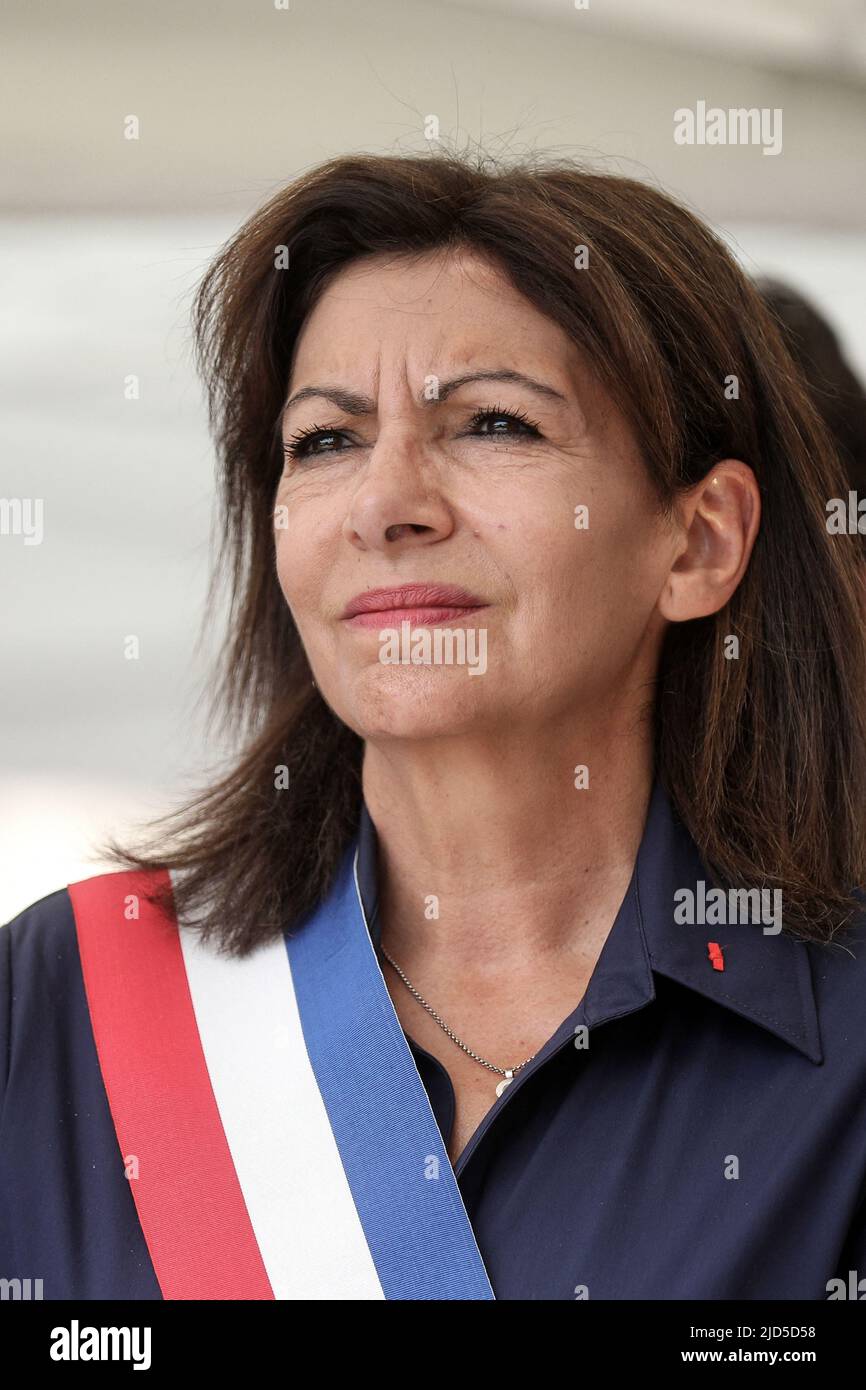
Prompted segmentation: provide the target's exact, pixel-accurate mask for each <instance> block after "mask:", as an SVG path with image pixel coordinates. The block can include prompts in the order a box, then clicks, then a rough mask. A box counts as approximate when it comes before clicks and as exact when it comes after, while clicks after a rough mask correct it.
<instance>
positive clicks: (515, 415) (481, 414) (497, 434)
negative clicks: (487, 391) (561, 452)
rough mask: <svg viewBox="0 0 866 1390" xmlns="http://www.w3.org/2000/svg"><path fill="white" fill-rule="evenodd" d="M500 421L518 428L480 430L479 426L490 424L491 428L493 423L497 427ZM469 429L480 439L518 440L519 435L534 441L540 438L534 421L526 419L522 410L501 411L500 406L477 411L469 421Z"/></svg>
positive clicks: (539, 432) (486, 407)
mask: <svg viewBox="0 0 866 1390" xmlns="http://www.w3.org/2000/svg"><path fill="white" fill-rule="evenodd" d="M502 421H506V422H507V424H508V425H509V426H514V425H516V426H518V428H517V429H511V428H509V429H499V428H496V429H494V428H491V429H490V430H488V431H485V432H482V431H481V430H480V426H481V425H486V424H491V426H492V425H493V424H494V422H495V423H496V424H497V425H498V424H499V423H500V422H502ZM469 429H470V431H471V432H474V433H481V437H482V438H484V437H485V436H486V437H489V438H494V439H496V438H501V439H508V438H510V437H511V436H513V435H517V437H518V438H519V437H520V436H521V435H525V436H527V437H529V438H534V439H540V438H541V431H540V429H539V427H538V425H537V424H536V423H535V421H533V420H530V419H528V417H527V416H526V415H524V413H523V411H522V410H503V409H502V408H501V407H500V406H493V405H489V406H485V408H484V409H483V410H477V411H476V412H475V414H474V415H473V416H472V419H471V420H470V421H469Z"/></svg>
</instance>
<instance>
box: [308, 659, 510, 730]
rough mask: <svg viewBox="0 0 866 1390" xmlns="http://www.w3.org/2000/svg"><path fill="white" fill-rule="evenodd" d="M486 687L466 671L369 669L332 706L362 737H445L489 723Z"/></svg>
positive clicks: (450, 669)
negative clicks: (345, 694)
mask: <svg viewBox="0 0 866 1390" xmlns="http://www.w3.org/2000/svg"><path fill="white" fill-rule="evenodd" d="M487 700H488V687H487V682H486V681H485V678H484V677H483V676H470V675H469V674H468V672H467V671H466V670H465V669H461V668H443V667H436V668H434V669H426V670H425V669H419V668H417V667H392V668H389V667H383V666H378V665H377V666H376V667H375V668H374V669H371V668H367V669H365V670H364V671H363V672H362V673H361V674H360V675H357V676H356V677H355V679H354V681H353V682H352V686H351V690H350V692H347V697H346V698H345V699H344V698H340V699H339V700H337V701H334V702H332V708H333V710H334V711H335V713H336V714H337V715H339V717H340V719H342V720H343V722H344V723H345V724H348V725H349V728H350V729H353V730H354V732H355V733H356V734H358V735H360V737H361V738H364V739H366V738H418V739H421V738H440V737H441V738H444V737H448V736H451V735H455V734H464V733H469V732H471V731H472V730H473V729H480V728H483V727H485V726H486V725H489V723H490V720H491V718H492V715H493V711H492V710H489V708H488V704H487Z"/></svg>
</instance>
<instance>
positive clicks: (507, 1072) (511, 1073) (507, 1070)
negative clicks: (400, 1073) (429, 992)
mask: <svg viewBox="0 0 866 1390" xmlns="http://www.w3.org/2000/svg"><path fill="white" fill-rule="evenodd" d="M379 950H380V951H381V952H382V955H383V956H384V957H385V959H386V961H387V962H388V964H389V965H393V967H394V969H395V970H396V971H397V974H398V975H399V976H400V979H401V980H402V981H403V983H404V985H405V986H406V988H407V989H408V990H409V992H410V993H411V994H413V995H414V997H415V998H416V999H417V1000H418V1003H419V1004H421V1005H423V1007H424V1008H425V1009H426V1010H427V1012H428V1014H429V1015H430V1017H431V1018H435V1020H436V1022H437V1023H438V1024H439V1027H440V1028H441V1029H442V1031H443V1032H445V1033H447V1034H448V1036H449V1038H450V1039H451V1041H452V1042H453V1043H456V1044H457V1046H458V1047H460V1048H462V1049H463V1051H464V1052H465V1053H466V1055H467V1057H471V1058H472V1060H473V1061H474V1062H479V1063H480V1064H481V1066H482V1067H487V1069H488V1071H495V1072H498V1074H499V1075H500V1076H502V1077H504V1078H505V1079H504V1080H503V1081H500V1082H499V1084H498V1086H497V1087H496V1094H497V1095H498V1096H501V1095H502V1092H503V1091H504V1090H505V1088H506V1086H510V1085H511V1083H512V1081H513V1080H514V1078H515V1076H516V1074H517V1072H519V1071H521V1070H522V1068H523V1067H525V1066H526V1063H527V1062H531V1061H532V1057H534V1056H535V1053H534V1052H533V1054H532V1057H527V1059H526V1062H521V1063H520V1064H519V1065H518V1066H516V1067H497V1066H496V1065H495V1064H494V1063H493V1062H488V1061H486V1060H485V1059H484V1058H483V1057H479V1056H478V1053H477V1052H473V1051H472V1048H471V1047H467V1046H466V1044H465V1042H461V1040H460V1038H458V1036H457V1034H456V1033H452V1031H451V1029H450V1028H449V1027H448V1024H447V1023H446V1022H445V1020H444V1019H442V1018H440V1017H439V1015H438V1014H437V1012H436V1010H435V1009H433V1008H431V1007H430V1005H429V1004H428V1003H427V1000H426V999H423V998H422V997H421V995H420V994H419V993H418V991H417V989H416V988H415V986H414V985H413V984H412V982H411V980H409V979H408V978H407V977H406V976H405V975H404V974H403V971H402V970H401V969H400V967H399V965H398V964H397V962H396V961H395V960H392V959H391V957H390V956H389V955H388V952H387V951H386V950H385V947H384V946H383V945H382V943H381V941H380V942H379Z"/></svg>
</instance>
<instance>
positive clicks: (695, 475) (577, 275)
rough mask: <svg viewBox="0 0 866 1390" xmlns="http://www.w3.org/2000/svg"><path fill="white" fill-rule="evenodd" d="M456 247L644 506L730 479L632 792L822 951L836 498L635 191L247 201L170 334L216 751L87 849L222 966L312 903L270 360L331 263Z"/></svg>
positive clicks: (436, 177)
mask: <svg viewBox="0 0 866 1390" xmlns="http://www.w3.org/2000/svg"><path fill="white" fill-rule="evenodd" d="M457 247H465V248H470V249H473V250H475V251H476V252H480V253H483V254H484V255H486V256H487V257H488V258H489V259H490V260H491V261H493V262H494V263H495V264H496V265H497V266H498V267H499V268H500V270H502V271H503V272H504V274H505V275H506V276H508V277H509V278H510V280H511V282H512V283H513V284H514V286H515V287H516V288H517V289H518V290H519V291H520V293H521V294H523V295H524V296H525V297H526V299H527V300H528V301H530V302H531V303H532V304H533V305H534V306H535V307H536V308H537V309H539V310H540V311H541V312H542V313H544V314H546V315H547V316H548V317H549V318H550V319H552V320H553V321H554V322H555V323H557V324H559V325H560V327H561V328H562V329H564V331H565V332H566V333H567V334H568V335H569V337H570V338H571V339H572V341H574V342H575V343H576V344H577V345H579V346H580V347H581V348H582V349H583V351H584V352H585V354H586V356H587V359H588V361H589V362H590V364H591V366H592V368H593V369H594V370H595V372H596V373H597V374H598V376H599V378H600V379H601V381H602V382H603V384H604V386H605V387H606V388H607V390H608V392H609V393H610V395H611V396H612V398H613V400H614V401H615V403H616V404H617V405H618V407H619V408H620V410H621V411H622V412H623V413H624V415H625V417H626V418H627V419H628V421H629V422H630V423H631V425H632V427H633V429H634V434H635V437H636V438H637V439H638V440H639V441H640V444H641V447H642V450H643V456H644V460H645V464H646V468H647V470H648V472H649V475H650V477H651V478H652V480H653V482H654V484H655V487H656V489H657V493H658V497H659V501H660V505H661V506H662V507H663V508H665V507H668V508H669V507H670V506H672V504H673V503H674V501H675V498H676V495H677V493H678V491H679V490H681V489H684V488H687V487H689V485H691V484H694V483H695V482H697V481H698V480H699V479H701V478H702V477H703V476H704V475H705V474H706V473H707V471H708V470H709V469H710V468H711V467H712V465H713V464H714V463H717V462H718V461H720V460H721V459H724V458H728V457H733V458H738V459H742V460H744V461H745V462H746V463H748V464H749V465H750V467H751V468H752V469H753V470H754V473H755V475H756V478H757V480H758V484H759V486H760V490H761V498H762V510H763V518H762V523H761V527H760V532H759V535H758V538H757V542H756V544H755V548H754V551H753V554H752V557H751V560H750V563H749V565H748V568H747V570H746V573H745V575H744V576H743V579H742V581H741V583H740V584H739V586H738V588H737V590H736V592H735V593H734V594H733V595H732V597H731V599H730V602H729V603H728V604H727V605H726V606H725V607H724V608H723V609H721V611H720V612H718V613H716V614H715V615H713V616H711V617H708V618H703V619H698V620H695V621H692V622H686V623H681V624H672V625H671V626H670V627H669V628H668V630H667V633H666V636H665V640H664V644H663V650H662V655H661V661H660V668H659V671H658V680H657V686H656V691H655V700H654V738H655V763H656V775H657V776H658V777H659V778H660V779H661V781H662V783H663V785H664V786H665V789H666V790H667V792H668V795H669V797H670V798H671V800H672V803H673V805H674V807H675V809H676V811H677V812H678V814H679V816H680V818H681V819H682V821H683V823H684V824H685V826H686V827H687V829H688V830H689V832H690V833H691V835H692V837H693V839H694V841H695V843H696V844H697V846H698V848H699V850H700V852H701V855H702V857H703V860H704V863H705V865H706V866H707V867H708V868H709V869H710V871H711V872H712V873H713V874H714V875H715V876H716V877H717V878H718V880H720V881H723V882H726V883H728V884H731V885H734V886H746V887H750V886H756V887H768V888H773V889H781V890H782V893H783V898H782V901H783V903H784V904H785V914H784V915H785V930H786V931H788V932H789V933H791V934H793V935H796V936H799V937H800V938H801V939H808V940H812V941H815V942H826V941H829V940H830V939H831V938H832V937H833V936H834V935H835V934H836V933H837V932H838V931H839V929H840V928H842V927H844V926H845V924H846V923H847V922H848V921H849V920H850V919H851V916H852V913H853V911H854V909H855V908H856V906H857V900H856V898H855V896H854V895H853V890H855V889H856V888H857V887H858V886H859V885H861V884H862V883H863V882H864V879H866V874H864V867H866V866H864V858H866V853H864V832H863V828H862V827H863V815H862V811H861V806H860V801H861V797H862V795H863V791H864V786H866V777H864V774H866V719H864V715H866V679H864V675H866V654H864V637H863V630H862V629H863V618H862V616H861V608H860V605H859V583H860V578H859V570H858V565H857V541H856V538H852V537H847V536H830V535H829V534H828V531H827V527H826V504H827V502H828V500H829V499H830V498H832V497H834V496H843V495H844V494H843V493H842V491H841V489H842V487H843V481H842V473H841V471H840V466H839V461H838V459H837V456H836V454H835V451H834V447H833V444H832V442H831V440H830V437H829V435H828V433H827V431H826V429H825V427H824V425H823V424H822V422H821V420H820V419H819V417H818V415H817V413H816V411H815V409H814V407H813V405H812V404H811V403H810V400H809V396H808V392H807V389H806V384H805V382H804V379H803V378H802V376H801V375H800V374H799V370H798V369H797V368H796V367H795V365H794V363H793V360H792V359H791V357H790V356H789V355H788V353H787V351H786V349H785V347H784V346H783V343H782V341H781V338H780V336H779V332H778V329H777V327H776V326H775V323H774V321H773V319H772V318H771V317H770V316H769V314H768V313H767V311H766V309H765V307H764V305H763V304H762V301H761V298H760V296H759V294H758V293H757V292H756V290H755V289H754V287H753V286H752V284H751V283H750V281H749V279H748V278H747V276H746V275H744V273H743V272H742V271H741V270H740V268H739V267H738V265H737V264H736V262H735V260H734V259H733V257H732V256H731V254H730V253H729V251H728V250H727V248H726V247H725V245H724V244H723V242H722V241H721V240H720V239H719V238H718V237H717V236H716V235H714V233H713V232H711V231H710V230H709V229H708V228H707V227H706V226H705V225H704V224H703V223H702V222H701V221H700V220H699V219H698V218H697V217H695V216H694V215H693V214H692V213H691V212H689V211H688V210H687V209H685V208H684V207H682V206H680V205H679V204H678V203H676V202H675V201H673V200H672V199H671V198H670V197H667V196H665V195H664V194H662V193H660V192H658V191H657V190H655V189H654V188H652V187H649V186H647V185H645V184H643V183H640V182H637V181H634V180H631V179H626V178H620V177H616V176H612V175H608V174H604V173H597V172H589V171H586V170H583V169H581V168H579V167H577V166H575V165H573V164H571V163H563V162H555V163H554V162H551V161H549V160H546V159H545V158H544V157H535V158H532V159H530V160H528V161H522V162H521V163H520V164H518V165H515V166H511V167H508V168H497V167H495V166H494V164H493V162H492V161H490V160H489V159H487V158H486V157H478V156H474V157H471V158H469V157H466V156H462V155H457V154H455V153H452V152H450V151H445V152H444V153H435V154H430V155H420V156H417V157H404V156H376V155H350V156H347V157H344V158H337V159H333V160H330V161H328V162H327V163H325V164H323V165H321V166H319V167H317V168H314V169H313V170H312V171H310V172H308V173H306V174H304V175H303V176H302V177H300V178H298V179H296V180H295V181H294V182H293V183H291V184H289V186H288V187H286V188H284V189H283V190H282V191H280V192H279V193H277V194H276V196H275V197H272V198H271V199H270V201H269V202H267V203H266V204H265V206H264V207H262V208H261V209H260V211H258V212H256V213H255V214H254V215H253V216H252V217H251V218H250V219H249V220H248V221H247V222H246V223H245V224H244V225H243V226H242V227H241V229H240V230H239V231H238V232H237V233H236V234H235V235H234V236H233V237H232V238H231V240H230V241H229V242H228V243H227V244H226V245H225V246H224V247H223V248H222V250H221V251H220V253H219V255H218V257H217V258H216V260H215V261H214V262H213V263H212V265H211V266H210V268H209V269H208V270H207V272H206V274H205V276H204V279H203V281H202V283H201V285H200V287H199V289H198V292H197V296H196V300H195V305H194V314H193V320H194V328H195V342H196V351H197V362H198V365H199V368H200V370H201V372H202V374H203V377H204V380H205V382H206V385H207V390H208V398H209V409H210V420H211V426H212V430H213V433H214V437H215V442H216V447H217V451H218V459H219V482H220V498H221V532H222V538H223V539H222V549H221V552H220V557H219V567H218V570H217V573H218V574H222V575H223V576H224V577H227V578H228V582H229V588H230V594H231V604H230V633H229V638H228V641H227V643H226V646H225V650H224V654H223V660H222V668H221V674H220V679H219V681H218V682H217V683H216V685H215V690H216V695H217V707H218V709H219V710H220V711H221V712H222V717H223V718H225V719H227V720H228V721H229V726H230V727H231V728H232V729H233V730H234V731H235V733H236V735H238V737H239V746H240V747H241V748H242V752H241V753H240V755H239V756H238V757H237V760H236V762H235V764H234V765H233V766H232V767H231V769H230V770H229V771H228V773H227V774H223V775H220V777H219V780H217V781H215V782H214V784H213V785H210V786H208V787H207V788H206V789H205V790H204V791H202V792H201V793H200V794H199V795H197V796H195V797H194V798H193V799H191V800H189V801H188V802H187V803H186V804H185V805H183V806H182V807H181V808H180V809H179V810H176V811H173V812H171V813H170V814H169V816H167V817H162V818H160V820H158V821H157V822H155V823H152V824H151V831H153V827H154V825H155V826H156V833H155V834H153V833H151V835H150V838H149V839H148V840H147V841H146V843H145V844H144V845H143V846H141V845H140V846H139V847H137V848H135V849H129V848H124V847H122V846H119V845H118V844H117V843H116V842H115V841H113V840H112V841H110V842H109V845H108V849H109V853H110V854H111V855H112V858H113V859H114V861H115V862H118V861H119V862H121V863H122V864H124V865H125V866H127V867H135V868H140V869H157V868H160V867H170V868H174V869H177V870H179V871H180V872H179V874H178V876H177V882H176V886H175V905H176V908H177V910H178V914H179V916H180V918H181V920H189V921H192V920H195V922H196V924H197V925H198V927H199V929H200V930H201V931H202V933H203V935H204V936H205V937H207V936H209V935H211V934H214V935H215V936H216V937H217V939H218V941H219V944H220V947H221V949H223V950H225V951H227V952H229V953H232V954H237V955H244V954H246V953H247V952H248V951H249V950H251V949H252V948H253V947H254V946H256V945H257V944H258V943H260V942H263V941H266V940H268V939H270V938H272V937H274V936H276V935H277V934H278V933H280V932H282V931H284V930H286V929H287V928H289V927H291V926H292V925H293V924H297V923H298V922H299V921H300V920H301V919H303V918H304V917H305V916H306V914H307V913H308V912H309V911H310V910H311V909H312V908H314V907H315V906H316V905H317V904H318V903H319V902H320V901H321V900H322V899H323V898H324V896H325V895H326V894H327V893H328V891H329V889H330V888H331V886H332V884H333V881H334V878H335V874H336V871H337V869H338V867H339V864H340V862H341V859H342V857H343V855H344V853H345V851H346V849H347V846H348V844H349V842H350V840H351V839H352V837H353V836H354V834H355V833H356V831H357V827H358V821H359V814H360V808H361V795H362V793H361V777H360V770H361V760H362V753H363V743H362V740H361V739H360V738H359V737H358V736H357V735H356V734H355V733H354V732H353V731H351V730H350V729H349V728H347V727H346V726H345V725H344V724H343V723H342V722H341V721H340V720H339V719H338V718H337V717H336V715H335V714H334V713H333V712H332V711H331V709H330V708H329V707H328V706H327V705H326V704H325V702H324V700H323V698H322V696H321V695H320V694H319V692H318V690H317V689H316V688H315V687H314V685H313V681H312V674H311V670H310V667H309V665H308V662H307V659H306V655H305V652H304V649H303V647H302V645H301V641H300V637H299V634H298V632H297V630H296V628H295V626H294V623H293V621H292V617H291V615H290V612H289V609H288V606H287V604H286V602H285V599H284V598H283V595H282V593H281V591H280V588H279V585H278V582H277V576H276V571H275V561H274V538H273V524H274V497H275V491H276V487H277V482H278V480H279V478H280V475H281V471H282V467H283V460H282V449H281V438H280V414H281V410H282V407H283V404H284V401H285V399H286V391H287V385H288V377H289V371H290V363H291V359H292V354H293V349H294V347H295V344H296V342H297V340H298V336H299V334H300V332H301V328H302V326H303V324H304V321H305V319H306V317H307V315H308V314H309V312H310V310H311V308H312V307H313V306H314V305H315V303H316V301H317V299H318V297H319V296H320V295H321V294H322V291H323V290H324V289H325V288H326V286H328V284H329V283H330V282H331V280H332V279H333V277H334V276H335V275H336V274H338V273H339V272H340V271H341V270H342V269H344V268H345V267H346V266H347V265H349V264H350V263H351V262H352V261H354V260H356V259H357V258H359V257H362V256H368V255H372V254H377V253H379V254H381V253H387V254H390V255H420V254H424V253H426V252H430V251H447V250H448V249H449V248H457ZM579 248H586V250H585V252H582V251H580V250H579ZM576 252H577V253H578V254H576ZM580 261H584V262H585V264H584V265H583V266H582V268H576V267H577V264H578V263H579V262H580ZM212 593H213V590H212ZM731 637H736V638H737V639H738V642H739V655H738V657H737V658H736V659H728V655H730V651H731V648H730V646H728V647H727V648H726V639H728V638H731ZM726 652H727V655H726ZM286 782H287V783H288V785H287V786H286ZM157 896H159V895H157Z"/></svg>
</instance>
